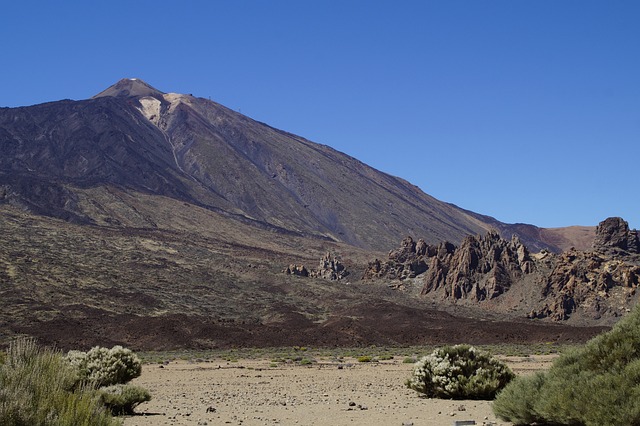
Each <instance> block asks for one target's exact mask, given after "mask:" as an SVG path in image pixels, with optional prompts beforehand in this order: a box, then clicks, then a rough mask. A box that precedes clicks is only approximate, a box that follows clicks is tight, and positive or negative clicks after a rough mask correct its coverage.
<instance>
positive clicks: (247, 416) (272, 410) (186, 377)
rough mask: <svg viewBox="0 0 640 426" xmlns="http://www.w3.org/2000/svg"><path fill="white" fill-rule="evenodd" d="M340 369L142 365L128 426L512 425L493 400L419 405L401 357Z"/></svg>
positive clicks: (526, 369) (515, 363) (540, 364)
mask: <svg viewBox="0 0 640 426" xmlns="http://www.w3.org/2000/svg"><path fill="white" fill-rule="evenodd" d="M550 359H551V358H550V357H548V356H531V357H528V358H517V357H511V358H509V359H507V362H508V364H509V365H510V366H511V368H512V369H513V370H514V371H515V372H516V373H518V374H528V373H530V372H532V371H537V370H541V369H545V368H548V366H549V363H550ZM341 365H342V368H339V364H337V363H330V362H319V363H317V364H314V365H312V366H299V365H287V364H279V365H278V367H272V366H271V362H270V361H268V360H262V361H256V360H241V361H239V362H231V363H228V362H226V361H219V362H216V361H213V362H206V363H188V362H184V361H178V362H171V363H170V364H168V365H165V366H163V368H161V367H160V366H159V365H157V364H152V365H145V366H144V368H143V373H142V376H141V377H139V378H138V379H136V380H135V381H134V383H135V384H138V385H141V386H144V387H146V388H147V389H149V391H150V392H151V394H152V395H153V400H152V401H150V402H148V403H145V404H142V405H141V406H139V407H138V408H137V410H136V411H137V412H138V413H139V414H141V415H137V416H134V417H128V418H126V419H125V421H124V424H125V426H134V425H135V426H146V425H154V426H155V425H225V424H231V425H244V426H253V425H319V426H325V425H326V426H329V425H332V426H333V425H354V426H374V425H385V426H386V425H391V426H393V425H397V426H402V425H403V424H407V425H409V424H413V425H414V426H427V425H429V426H430V425H433V426H444V425H453V424H454V421H456V420H475V421H476V424H477V425H482V424H494V425H496V426H505V425H510V423H505V422H502V421H499V420H498V419H497V418H496V417H495V416H494V415H493V412H492V411H491V405H490V402H488V401H451V400H438V399H425V398H421V397H420V396H419V394H418V393H416V392H414V391H412V390H410V389H407V388H406V387H405V386H404V382H405V380H406V379H407V378H408V377H409V375H410V373H411V369H412V366H413V365H412V364H404V363H402V358H400V359H394V360H390V361H382V362H379V363H358V362H354V361H353V360H351V361H345V362H344V364H341ZM350 403H352V406H350ZM353 404H355V405H353ZM210 407H211V408H210ZM207 409H209V412H208V411H207ZM212 409H215V411H213V412H212ZM491 422H493V423H491Z"/></svg>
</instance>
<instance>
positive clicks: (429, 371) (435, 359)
mask: <svg viewBox="0 0 640 426" xmlns="http://www.w3.org/2000/svg"><path fill="white" fill-rule="evenodd" d="M513 378H514V374H513V373H512V372H511V370H510V369H509V367H507V365H506V364H504V363H503V362H501V361H499V360H497V359H495V358H493V357H492V356H490V355H488V354H486V353H484V352H482V351H479V350H477V349H476V348H474V347H473V346H469V345H455V346H445V347H442V348H439V349H436V350H435V351H433V352H432V353H431V355H427V356H425V357H423V358H422V359H420V360H419V361H418V362H417V363H416V365H415V367H414V369H413V375H412V377H411V378H410V379H408V380H407V382H406V385H407V387H409V388H411V389H413V390H415V391H417V392H420V393H422V394H424V395H426V396H427V397H430V398H451V399H493V398H494V396H495V394H496V393H497V392H498V391H500V390H502V389H503V388H504V387H505V386H506V385H507V383H509V382H510V381H511V380H512V379H513Z"/></svg>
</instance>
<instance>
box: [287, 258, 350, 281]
mask: <svg viewBox="0 0 640 426" xmlns="http://www.w3.org/2000/svg"><path fill="white" fill-rule="evenodd" d="M284 273H285V274H287V275H297V276H301V277H310V278H322V279H325V280H330V281H339V280H341V279H343V278H344V277H346V276H347V275H349V271H347V270H346V268H345V267H344V265H343V264H342V262H340V260H339V259H338V258H337V257H336V256H334V255H332V254H331V253H329V252H327V253H326V254H325V255H324V256H322V258H321V259H320V264H319V265H318V267H317V268H316V269H307V267H306V266H304V265H293V264H292V265H289V266H288V267H287V268H286V269H285V270H284Z"/></svg>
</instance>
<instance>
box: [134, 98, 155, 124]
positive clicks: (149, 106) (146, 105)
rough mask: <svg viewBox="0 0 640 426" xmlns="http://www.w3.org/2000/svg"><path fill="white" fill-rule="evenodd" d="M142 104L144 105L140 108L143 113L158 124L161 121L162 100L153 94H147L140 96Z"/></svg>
mask: <svg viewBox="0 0 640 426" xmlns="http://www.w3.org/2000/svg"><path fill="white" fill-rule="evenodd" d="M140 105H142V108H138V109H139V110H140V112H141V113H142V115H144V116H145V117H147V120H149V121H150V122H152V123H153V124H155V125H156V126H157V125H158V124H159V123H160V101H159V100H157V99H156V98H152V97H151V96H145V97H144V98H140Z"/></svg>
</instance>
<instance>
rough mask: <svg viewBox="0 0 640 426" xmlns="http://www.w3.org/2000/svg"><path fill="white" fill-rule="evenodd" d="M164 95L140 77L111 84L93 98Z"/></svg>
mask: <svg viewBox="0 0 640 426" xmlns="http://www.w3.org/2000/svg"><path fill="white" fill-rule="evenodd" d="M162 95H164V93H163V92H161V91H159V90H158V89H156V88H155V87H153V86H151V85H150V84H147V83H146V82H144V81H142V80H140V79H138V78H123V79H122V80H120V81H118V82H117V83H116V84H114V85H113V86H110V87H109V88H107V89H106V90H103V91H102V92H100V93H98V94H97V95H95V96H94V97H93V98H94V99H95V98H101V97H104V96H113V97H117V98H126V97H131V96H135V97H144V96H151V97H154V98H162Z"/></svg>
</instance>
